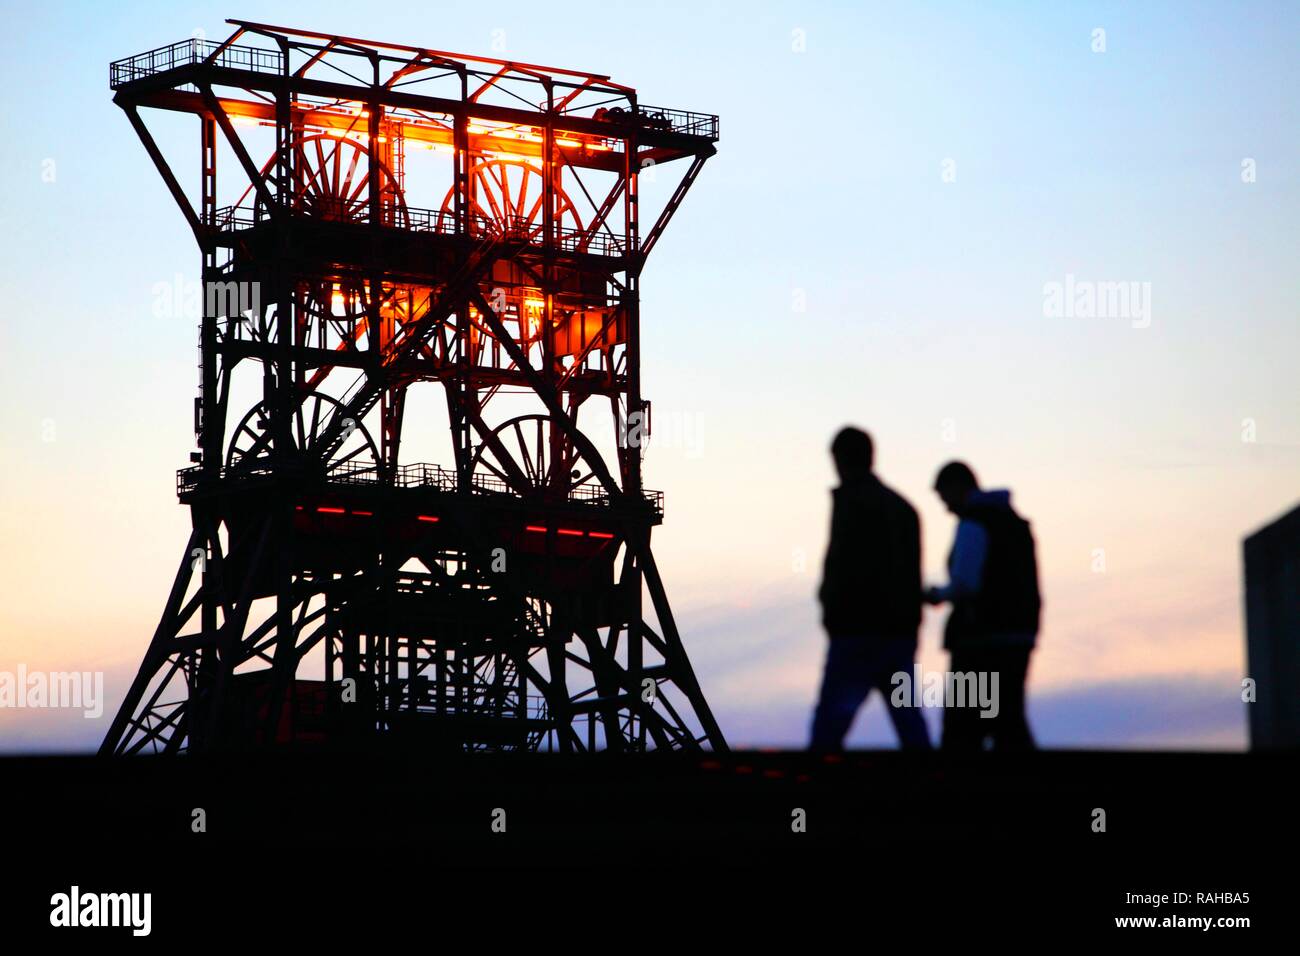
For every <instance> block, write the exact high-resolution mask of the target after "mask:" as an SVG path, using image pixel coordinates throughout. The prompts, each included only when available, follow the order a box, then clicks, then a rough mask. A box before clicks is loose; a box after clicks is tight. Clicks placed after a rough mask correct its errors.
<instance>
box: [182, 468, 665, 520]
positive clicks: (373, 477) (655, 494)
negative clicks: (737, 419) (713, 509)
mask: <svg viewBox="0 0 1300 956" xmlns="http://www.w3.org/2000/svg"><path fill="white" fill-rule="evenodd" d="M274 473H275V472H274V469H273V468H272V467H271V466H270V464H269V463H268V464H265V465H258V466H257V467H251V468H249V467H241V468H240V469H239V470H238V471H237V472H236V473H235V474H233V475H232V474H231V473H230V472H229V469H226V468H222V469H221V471H220V473H219V475H218V478H219V479H221V480H225V479H235V480H258V479H261V478H268V477H270V476H271V475H273V474H274ZM202 478H203V467H202V466H201V465H195V466H193V467H190V468H182V469H181V470H180V471H178V472H176V493H177V494H178V495H181V496H184V495H187V494H190V493H192V492H194V491H196V490H198V487H199V484H200V482H201V480H202ZM471 482H472V483H471V490H472V491H473V493H474V494H476V495H506V496H511V497H521V496H520V495H519V493H518V492H517V491H516V490H515V489H514V488H513V487H512V486H511V485H510V484H509V483H508V482H506V481H504V480H502V479H501V478H498V477H496V476H495V475H474V476H473V477H472V479H471ZM325 483H326V484H330V485H352V486H363V487H377V486H380V485H391V486H392V487H395V488H425V489H430V490H435V491H439V492H445V493H452V492H454V491H456V489H457V486H458V482H457V478H456V472H454V471H452V470H450V469H448V468H444V467H442V466H441V465H436V464H431V463H427V462H415V463H412V464H407V465H401V466H399V467H398V469H397V472H396V473H395V474H394V475H393V476H392V478H391V479H390V480H388V481H384V479H383V475H382V474H381V473H380V471H379V468H378V466H377V465H375V464H373V463H369V462H360V461H346V462H341V463H340V464H338V465H336V466H335V467H333V468H330V469H329V470H328V471H327V472H326V474H325ZM565 497H566V499H567V500H568V501H569V502H571V503H573V504H582V505H590V506H592V507H596V508H608V507H610V506H611V504H612V502H611V500H610V497H609V493H608V492H607V491H606V490H605V488H604V487H603V486H602V485H598V484H586V483H584V484H582V485H579V486H578V487H576V488H571V489H570V490H569V492H568V494H567V495H566V496H565ZM642 497H643V499H644V500H645V502H646V504H648V505H649V506H650V507H651V508H653V509H654V511H655V513H656V514H659V515H662V514H663V512H664V493H663V492H662V491H642Z"/></svg>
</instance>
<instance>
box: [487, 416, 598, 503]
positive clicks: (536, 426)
mask: <svg viewBox="0 0 1300 956" xmlns="http://www.w3.org/2000/svg"><path fill="white" fill-rule="evenodd" d="M491 434H492V438H491V439H489V440H485V441H483V442H482V444H480V445H479V446H478V447H477V448H476V449H475V451H474V458H473V461H472V470H473V472H474V474H475V476H478V477H482V478H483V479H485V481H484V484H486V485H488V486H489V487H491V486H492V485H498V486H499V485H500V483H504V484H505V485H506V486H507V487H508V489H509V490H511V491H514V492H516V493H517V494H521V495H524V496H527V497H546V498H558V499H564V498H569V497H573V496H575V495H577V496H587V495H595V494H598V492H597V489H598V488H599V487H600V483H599V482H598V481H597V480H595V475H594V473H593V472H591V471H589V470H587V469H586V467H585V463H584V462H583V461H582V459H581V456H580V455H579V454H578V450H577V448H576V447H574V445H573V442H571V441H570V440H569V438H568V436H566V435H565V434H564V433H563V432H562V431H561V430H560V429H559V428H556V427H555V425H554V423H553V422H552V421H551V419H550V417H549V416H547V415H521V416H519V417H518V418H512V419H510V420H509V421H507V422H504V423H503V424H501V425H498V426H497V427H496V428H494V429H493V430H492V433H491Z"/></svg>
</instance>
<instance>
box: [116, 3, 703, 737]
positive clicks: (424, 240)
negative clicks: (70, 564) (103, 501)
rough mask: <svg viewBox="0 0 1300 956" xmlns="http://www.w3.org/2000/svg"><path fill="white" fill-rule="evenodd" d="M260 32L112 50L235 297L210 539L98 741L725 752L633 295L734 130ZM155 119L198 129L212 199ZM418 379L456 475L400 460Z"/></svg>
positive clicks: (215, 357)
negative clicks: (661, 464) (665, 530)
mask: <svg viewBox="0 0 1300 956" xmlns="http://www.w3.org/2000/svg"><path fill="white" fill-rule="evenodd" d="M229 22H230V23H231V24H232V25H233V26H234V32H233V33H232V34H231V35H230V37H229V39H227V40H225V41H223V42H212V41H208V40H204V39H189V40H185V41H182V42H180V43H176V44H173V45H171V46H168V47H163V48H162V49H158V50H154V51H152V52H150V53H145V54H142V55H140V56H134V57H130V58H128V59H125V60H120V61H118V62H116V63H113V64H112V66H111V71H110V81H111V86H112V88H113V90H115V91H116V95H115V97H114V102H115V103H117V105H118V106H120V107H121V108H122V109H123V110H124V111H125V112H126V115H127V118H128V119H129V120H130V122H131V125H132V126H133V127H134V129H135V132H136V133H137V134H138V136H139V138H140V140H141V142H142V143H143V144H144V147H145V150H146V151H147V152H148V154H149V156H150V157H151V159H152V160H153V162H154V164H155V166H156V167H157V170H158V172H159V174H160V175H161V176H162V178H163V181H164V183H165V184H166V186H167V188H168V190H169V191H170V193H171V195H172V196H173V198H174V199H175V201H176V203H177V205H178V206H179V207H180V209H181V212H182V213H183V214H184V216H185V220H186V222H187V223H188V225H189V227H190V229H191V231H192V232H193V233H194V238H195V239H196V240H197V242H198V244H199V248H200V249H201V251H202V258H203V268H202V277H203V287H204V292H205V294H204V296H203V298H204V305H203V314H202V318H201V326H200V333H199V354H200V364H199V369H200V382H199V394H198V397H197V398H196V399H195V403H194V427H195V435H196V444H197V447H198V450H197V451H196V452H193V453H192V454H191V462H192V466H191V467H189V468H186V469H185V470H183V471H181V472H180V473H179V475H178V493H179V496H180V500H181V501H182V502H183V503H184V504H186V505H188V506H189V509H190V514H191V517H192V527H193V531H192V533H191V535H190V538H189V542H188V543H187V544H186V546H185V550H184V553H183V555H182V558H181V562H180V568H179V570H178V572H177V575H176V579H175V582H174V584H173V586H172V590H171V594H170V597H169V598H168V600H167V604H166V608H165V610H164V611H163V614H162V619H161V621H160V623H159V625H158V628H157V630H156V632H155V633H154V635H153V639H152V641H151V642H150V644H149V648H148V650H147V652H146V654H145V658H144V662H143V664H142V665H141V667H140V671H139V673H138V675H137V676H136V678H135V680H134V681H133V683H132V684H131V687H130V689H129V691H128V693H127V696H126V699H125V701H124V703H123V705H122V708H121V710H120V711H119V712H118V714H117V716H116V718H115V719H114V721H113V723H112V726H111V728H110V729H109V732H108V735H107V737H106V738H105V740H104V743H103V747H102V752H104V753H138V752H170V753H175V752H182V751H190V752H197V751H200V750H211V749H216V748H227V747H245V746H275V745H286V744H289V745H297V746H311V745H314V744H326V743H332V742H334V741H351V742H360V743H361V744H362V745H363V746H365V745H366V743H365V742H366V741H367V740H372V739H377V738H379V737H384V738H386V739H394V738H396V739H404V740H411V741H414V742H416V743H418V744H420V745H427V746H430V747H434V748H442V749H450V750H558V751H575V750H595V749H609V750H642V749H678V748H698V747H702V746H705V745H708V746H711V747H713V748H715V749H720V748H725V746H726V744H725V742H724V740H723V738H722V735H721V733H720V731H719V729H718V725H717V723H716V722H715V720H714V718H713V716H712V714H710V712H709V708H708V705H707V703H706V702H705V700H704V697H703V695H702V693H701V691H700V687H699V684H698V683H697V681H696V679H695V675H694V673H693V672H692V670H691V665H690V662H689V661H688V659H687V656H686V653H685V651H684V649H683V646H682V642H681V639H680V636H679V635H678V633H677V628H676V626H675V624H674V622H673V616H672V611H671V609H670V608H669V604H668V599H667V597H666V596H665V592H664V585H663V581H662V580H661V578H660V575H659V572H658V570H657V569H656V566H655V561H654V557H653V555H652V553H651V550H650V535H651V529H652V528H653V527H654V526H655V525H657V524H659V523H660V522H661V520H662V517H663V497H662V495H661V494H660V493H658V492H652V491H647V490H646V489H644V488H643V487H642V482H641V462H642V455H643V452H644V445H645V441H644V439H645V437H646V435H648V433H649V426H650V424H651V419H650V416H649V403H648V402H646V401H645V400H644V399H643V397H642V394H641V377H640V328H641V315H640V311H639V304H638V303H639V285H640V276H641V271H642V269H643V268H644V266H645V262H646V257H647V256H648V255H649V254H650V251H651V250H652V249H653V248H654V245H655V243H656V242H657V241H658V239H659V237H660V236H661V235H662V234H663V231H664V228H665V227H666V226H667V224H668V222H669V220H670V219H671V218H672V216H673V214H674V212H675V211H676V210H677V208H678V206H679V205H680V204H681V202H682V199H683V197H684V196H685V194H686V192H687V190H688V189H689V188H690V186H691V185H692V184H693V183H694V182H695V180H696V177H697V176H698V175H699V172H700V169H701V167H702V166H703V164H704V162H705V160H707V159H708V158H709V157H710V156H712V155H713V154H714V143H715V142H716V141H717V139H718V118H717V117H716V116H711V115H707V114H700V113H690V112H685V111H681V110H670V109H661V108H656V107H648V106H645V105H644V104H642V103H640V102H639V100H638V99H637V95H636V91H635V90H633V89H631V88H630V87H627V86H622V85H620V84H617V83H614V82H612V81H611V80H610V79H609V78H608V77H606V76H600V75H595V74H589V73H581V72H576V71H572V70H560V69H553V68H550V67H541V66H536V65H532V64H527V63H520V62H513V61H505V60H499V59H492V58H487V57H476V56H462V55H459V54H452V53H445V52H440V51H437V50H431V49H424V48H421V47H414V46H405V45H401V44H395V43H376V42H372V41H369V40H360V39H355V38H351V37H343V36H332V35H327V34H321V33H313V32H309V31H303V30H292V29H285V28H282V27H273V26H267V25H264V24H257V23H247V22H243V21H229ZM145 109H148V110H150V112H149V113H148V114H147V115H149V116H150V118H151V121H152V119H153V118H154V117H158V118H159V121H161V118H162V117H164V116H166V115H168V114H171V115H172V116H175V115H177V114H186V113H189V114H193V115H194V116H196V117H197V118H198V133H199V135H198V145H199V162H198V163H197V164H195V165H196V167H197V170H198V172H199V174H200V175H199V183H198V188H197V191H196V193H195V195H196V196H197V202H195V201H193V200H192V198H191V195H190V194H189V193H187V192H186V190H185V189H184V188H183V187H182V185H181V182H180V179H179V178H178V174H177V172H176V171H175V169H174V168H173V165H172V164H171V162H169V159H168V158H167V154H168V147H172V148H173V149H174V143H175V140H176V137H175V136H174V135H173V136H172V137H171V138H170V139H168V138H164V137H161V136H158V137H156V136H155V134H154V132H153V131H152V130H151V128H150V126H148V125H146V123H145V120H144V118H143V116H144V115H145V114H144V112H143V111H144V110H145ZM170 122H172V123H173V124H175V123H176V122H179V120H176V119H172V120H171V121H170ZM219 158H220V159H221V160H222V163H221V164H220V165H221V167H222V169H221V176H220V179H219V177H218V165H219V163H218V159H219ZM671 164H676V165H671ZM190 168H194V167H190ZM227 169H233V174H231V173H227V171H226V170H227ZM648 170H652V172H653V174H654V176H656V177H657V178H659V179H660V180H661V181H662V180H664V179H665V178H666V177H667V173H668V171H669V170H677V171H679V172H678V175H677V176H675V177H672V178H673V180H674V182H675V183H676V185H675V187H673V188H671V189H669V188H665V189H664V192H665V194H666V198H665V200H664V201H663V202H661V203H660V206H661V208H660V209H659V210H658V211H657V212H656V213H654V214H653V221H651V219H650V216H649V215H647V217H646V222H647V223H649V225H648V228H643V225H642V215H641V210H640V204H639V198H640V197H639V185H638V183H639V180H644V179H648V176H647V171H648ZM228 180H229V181H230V183H233V186H232V185H230V184H229V183H228V182H227V181H228ZM219 181H220V184H221V186H222V190H221V191H220V192H219V190H218V182H219ZM646 185H647V186H648V185H649V183H648V182H647V183H646ZM219 196H220V197H222V198H221V199H219V198H218V197H219ZM423 383H438V384H440V385H441V386H442V389H441V393H440V394H439V395H437V396H436V398H435V400H436V401H437V402H438V405H439V406H440V405H441V398H442V397H444V396H445V407H446V415H447V420H448V423H449V426H450V429H449V436H448V435H446V434H444V433H443V432H442V431H441V429H437V430H436V431H437V433H438V435H439V436H441V437H442V439H443V440H444V441H448V442H449V444H448V446H447V458H446V463H445V465H434V464H417V463H407V462H405V461H404V460H403V459H402V457H401V455H400V451H401V448H402V438H403V426H404V424H405V425H407V426H411V427H410V428H408V429H407V432H408V439H409V440H410V441H414V440H415V439H414V438H413V437H412V436H413V435H414V433H415V430H416V429H418V428H419V426H420V425H422V424H423V425H427V422H425V421H422V420H421V419H420V418H419V417H418V416H417V415H412V416H409V417H407V418H404V415H403V412H404V410H405V409H406V407H407V405H408V396H409V395H412V394H414V393H413V391H412V390H413V389H414V387H415V386H418V385H421V384H423ZM241 396H243V398H241ZM580 413H581V414H580ZM437 417H438V418H439V419H440V418H441V412H438V414H437ZM426 418H427V416H426ZM593 423H598V424H603V427H604V428H605V432H599V429H597V430H593V428H592V424H593ZM427 430H428V429H427V428H426V431H427ZM602 435H603V436H604V438H603V440H602V437H601V436H602ZM602 444H603V445H604V446H605V447H602ZM647 598H648V602H647Z"/></svg>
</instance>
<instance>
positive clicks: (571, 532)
mask: <svg viewBox="0 0 1300 956" xmlns="http://www.w3.org/2000/svg"><path fill="white" fill-rule="evenodd" d="M524 530H525V531H536V532H538V533H540V534H545V533H546V532H547V530H548V529H547V528H546V527H545V526H543V525H539V524H530V525H525V526H524ZM555 533H556V534H562V535H566V536H568V537H571V538H581V537H582V536H583V535H584V534H585V535H586V536H587V537H589V538H604V539H609V538H613V537H614V536H613V535H612V534H610V533H609V532H608V531H579V530H578V529H576V528H556V529H555Z"/></svg>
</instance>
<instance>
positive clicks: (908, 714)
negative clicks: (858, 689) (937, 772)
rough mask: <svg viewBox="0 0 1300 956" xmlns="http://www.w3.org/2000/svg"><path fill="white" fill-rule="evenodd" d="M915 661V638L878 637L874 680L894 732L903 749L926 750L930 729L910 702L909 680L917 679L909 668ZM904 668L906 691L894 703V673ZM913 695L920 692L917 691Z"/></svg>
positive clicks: (910, 686) (911, 667) (927, 748)
mask: <svg viewBox="0 0 1300 956" xmlns="http://www.w3.org/2000/svg"><path fill="white" fill-rule="evenodd" d="M915 663H916V642H915V641H911V640H907V639H906V638H903V639H896V640H889V641H882V642H881V644H880V646H879V649H878V652H877V655H876V667H875V674H874V680H873V681H872V683H874V684H875V686H876V687H877V688H879V690H880V693H881V694H883V695H884V698H885V709H886V711H888V713H889V719H890V720H891V721H892V722H893V724H894V732H895V733H896V734H898V744H899V746H900V747H901V748H902V749H904V750H929V749H930V732H929V730H927V729H926V726H925V715H924V714H922V713H921V708H920V707H915V706H913V705H912V703H913V694H912V693H911V690H912V683H913V682H914V681H915V680H916V679H917V675H916V674H915V672H914V670H913V665H914V664H915ZM899 672H905V673H907V675H908V678H909V680H908V691H909V692H908V695H907V699H906V700H904V701H902V703H901V705H900V706H897V707H896V706H894V702H893V699H894V689H895V685H894V675H895V674H897V673H899ZM916 696H917V697H919V696H920V695H919V694H917V695H916Z"/></svg>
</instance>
